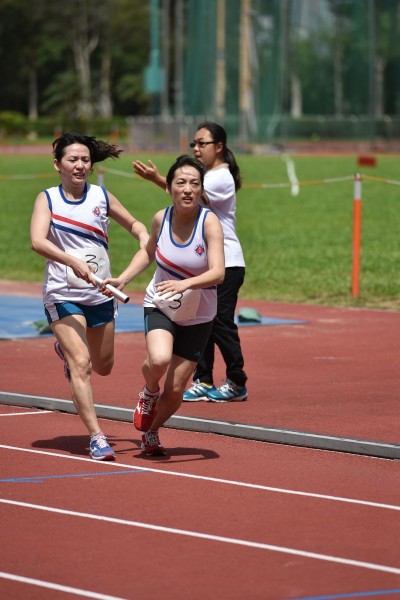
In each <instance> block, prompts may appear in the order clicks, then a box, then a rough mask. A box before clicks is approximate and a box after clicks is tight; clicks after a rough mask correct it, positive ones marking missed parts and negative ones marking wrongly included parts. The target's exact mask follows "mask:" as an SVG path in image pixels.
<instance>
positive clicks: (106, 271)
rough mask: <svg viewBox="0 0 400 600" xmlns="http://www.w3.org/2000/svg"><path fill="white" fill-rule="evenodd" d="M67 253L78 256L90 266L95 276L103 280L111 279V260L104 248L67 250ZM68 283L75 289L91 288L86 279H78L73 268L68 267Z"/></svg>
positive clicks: (91, 247)
mask: <svg viewBox="0 0 400 600" xmlns="http://www.w3.org/2000/svg"><path fill="white" fill-rule="evenodd" d="M67 253H68V254H72V256H76V257H77V258H79V259H80V260H83V261H84V262H86V263H87V264H88V265H90V266H91V267H92V270H93V272H94V273H95V275H97V276H98V277H100V278H101V279H105V278H106V277H111V271H110V260H109V258H108V254H107V252H106V251H105V249H104V248H103V246H90V247H88V248H76V249H74V250H67ZM67 282H68V285H69V286H70V287H74V288H88V287H90V286H91V284H90V283H88V282H87V281H85V280H84V279H81V278H80V277H77V276H76V275H75V273H74V271H73V270H72V269H71V267H67Z"/></svg>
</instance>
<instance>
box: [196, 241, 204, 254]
mask: <svg viewBox="0 0 400 600" xmlns="http://www.w3.org/2000/svg"><path fill="white" fill-rule="evenodd" d="M194 252H195V254H197V256H203V254H204V252H205V250H204V246H203V244H198V246H196V248H195V249H194Z"/></svg>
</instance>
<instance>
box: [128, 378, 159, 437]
mask: <svg viewBox="0 0 400 600" xmlns="http://www.w3.org/2000/svg"><path fill="white" fill-rule="evenodd" d="M159 397H160V390H158V392H154V393H151V392H149V391H148V389H147V388H146V386H144V388H143V390H142V391H141V392H140V393H139V402H138V403H137V406H136V408H135V412H134V413H133V424H134V426H135V427H136V429H138V430H139V431H148V430H149V429H150V427H151V425H152V423H153V420H154V417H155V416H156V404H157V400H158V399H159Z"/></svg>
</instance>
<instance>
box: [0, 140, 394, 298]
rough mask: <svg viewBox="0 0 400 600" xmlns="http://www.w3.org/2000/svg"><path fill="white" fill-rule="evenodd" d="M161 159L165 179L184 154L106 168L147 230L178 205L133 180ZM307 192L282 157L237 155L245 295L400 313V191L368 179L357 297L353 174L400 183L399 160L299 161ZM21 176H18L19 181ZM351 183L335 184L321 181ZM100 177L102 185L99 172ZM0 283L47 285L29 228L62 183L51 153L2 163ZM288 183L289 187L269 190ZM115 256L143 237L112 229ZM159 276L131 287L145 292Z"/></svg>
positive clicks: (119, 263) (120, 257)
mask: <svg viewBox="0 0 400 600" xmlns="http://www.w3.org/2000/svg"><path fill="white" fill-rule="evenodd" d="M138 158H140V159H142V160H145V161H146V160H147V159H148V158H152V160H153V161H154V162H155V163H156V164H157V165H158V167H159V169H160V171H161V172H163V173H165V172H166V170H167V168H168V167H169V165H170V164H171V163H172V161H173V159H174V158H175V155H156V154H154V155H149V156H147V155H146V156H144V155H135V156H132V155H128V154H126V155H122V157H121V158H120V159H119V160H118V161H107V162H106V163H104V166H105V167H106V168H108V169H110V170H111V171H112V170H116V171H118V173H113V172H110V171H109V172H107V171H106V174H105V185H106V187H107V188H108V189H109V190H110V191H111V192H113V193H114V194H115V195H116V196H117V198H118V199H119V200H120V201H121V202H123V203H124V204H125V206H126V207H127V208H128V209H129V210H130V211H131V212H132V213H133V214H134V215H135V216H136V217H137V218H138V219H140V220H141V221H143V222H144V223H145V224H146V225H147V226H148V227H149V226H150V223H151V218H152V216H153V214H154V213H155V211H156V210H158V209H159V208H161V207H163V206H165V205H167V204H168V203H169V198H168V196H167V195H166V194H165V193H164V192H163V191H162V190H161V189H159V188H157V187H155V186H154V185H152V184H150V183H148V182H145V181H143V180H141V179H140V178H138V177H137V176H134V175H133V169H132V166H131V163H132V160H134V159H138ZM291 158H292V160H293V161H294V165H295V170H296V175H297V178H298V180H299V182H300V184H301V185H300V193H299V194H298V195H297V196H292V195H291V189H290V187H287V184H288V174H287V169H286V164H285V161H284V160H282V158H281V157H280V156H249V155H243V156H237V159H238V162H239V164H240V167H241V172H242V177H243V189H242V190H241V191H240V192H239V193H238V204H237V230H238V234H239V237H240V240H241V242H242V246H243V250H244V253H245V259H246V265H247V266H246V280H245V284H244V286H243V288H242V290H241V298H243V299H245V298H247V299H261V300H269V301H282V302H295V303H297V302H299V303H309V304H311V303H312V304H326V305H332V306H333V305H341V306H364V307H376V308H389V309H400V277H399V265H400V236H399V232H400V186H399V185H394V184H388V183H385V182H380V181H379V182H378V181H372V180H368V179H364V180H363V182H362V234H361V273H360V294H359V297H358V298H353V296H352V294H351V272H352V235H353V233H352V232H353V193H354V182H353V175H354V174H355V173H356V172H357V171H360V172H361V173H362V174H363V175H365V176H372V177H376V178H382V179H384V180H385V179H389V180H394V181H400V161H399V157H398V156H394V155H385V156H378V157H377V166H376V167H375V168H367V167H362V168H360V167H358V166H357V161H356V156H329V157H327V156H312V157H311V156H297V157H291ZM17 176H18V178H17ZM341 177H351V179H349V180H346V181H340V182H336V183H329V184H328V183H319V184H314V183H312V182H315V181H320V180H325V179H328V178H341ZM92 181H93V182H96V177H95V175H93V177H92ZM0 183H1V190H2V193H1V238H0V253H1V265H0V279H11V280H16V281H34V282H41V281H42V278H43V272H44V259H43V258H42V257H40V256H38V255H36V254H35V253H34V252H32V251H31V250H30V241H29V223H30V217H31V212H32V206H33V202H34V199H35V197H36V195H37V193H38V192H39V191H40V190H42V189H44V188H46V187H50V186H52V185H57V184H58V183H59V179H58V175H57V173H56V171H55V170H54V169H53V166H52V157H51V153H50V151H49V155H48V156H23V155H14V156H13V155H6V156H1V157H0ZM261 184H265V185H266V186H272V185H273V184H275V185H276V184H285V187H264V188H263V187H261ZM110 242H111V245H110V255H111V264H112V268H113V273H114V274H116V275H117V274H118V273H119V272H120V271H121V270H122V269H123V268H124V267H125V266H126V264H127V263H128V262H129V260H130V258H131V256H132V254H133V253H134V252H135V251H136V249H137V243H136V241H135V240H133V239H132V238H130V236H129V235H128V234H127V233H126V232H125V231H124V230H121V228H120V227H118V226H117V225H115V224H114V223H112V224H111V229H110ZM151 274H152V270H151V269H149V271H148V272H146V273H144V274H142V275H141V276H140V277H138V278H137V279H136V280H135V281H134V282H132V283H131V284H130V286H129V289H132V290H143V289H144V287H145V285H146V283H147V282H148V280H149V278H150V276H151Z"/></svg>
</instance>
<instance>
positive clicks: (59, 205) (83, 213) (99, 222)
mask: <svg viewBox="0 0 400 600" xmlns="http://www.w3.org/2000/svg"><path fill="white" fill-rule="evenodd" d="M44 191H45V194H46V196H47V201H48V205H49V209H50V212H51V223H50V230H49V234H48V236H47V239H48V240H50V241H51V242H52V243H53V244H55V245H56V246H58V248H60V249H61V250H64V252H71V253H77V252H78V253H79V252H82V251H83V254H84V255H85V258H84V260H86V262H89V263H91V264H93V265H94V266H95V268H97V266H98V264H99V262H101V264H102V268H103V269H104V270H103V277H104V276H110V268H109V259H108V227H109V222H110V221H109V217H108V208H109V201H108V196H107V191H106V190H105V189H104V188H103V187H100V186H98V185H92V184H89V183H87V184H86V185H85V189H84V194H83V197H82V199H81V200H79V201H78V202H71V201H70V200H68V199H67V198H66V197H65V196H64V193H63V191H62V187H61V185H59V186H57V187H52V188H49V189H47V190H44ZM86 257H87V258H86ZM105 271H107V273H105ZM68 272H69V273H70V275H69V277H67V273H68ZM71 277H73V273H72V270H71V269H67V267H66V265H63V264H61V263H59V262H56V261H54V260H47V263H46V271H45V277H44V285H43V300H44V304H45V305H48V304H54V303H55V302H78V303H81V304H91V305H96V304H102V303H103V302H108V301H109V298H107V297H106V296H104V295H103V294H102V293H101V292H100V291H99V290H98V288H96V287H94V286H93V285H92V284H89V283H87V282H86V281H84V280H83V279H79V281H77V282H76V283H74V282H72V283H71ZM78 286H79V287H78Z"/></svg>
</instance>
